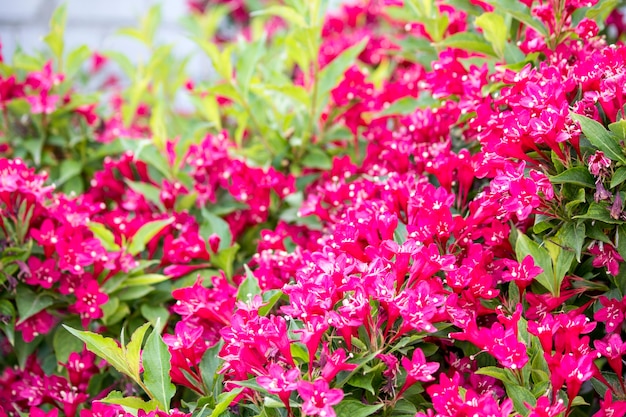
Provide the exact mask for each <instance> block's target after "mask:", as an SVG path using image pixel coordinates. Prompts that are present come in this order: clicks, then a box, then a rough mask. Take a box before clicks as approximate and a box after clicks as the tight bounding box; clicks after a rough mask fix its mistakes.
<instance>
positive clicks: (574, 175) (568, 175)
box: [550, 166, 596, 188]
mask: <svg viewBox="0 0 626 417" xmlns="http://www.w3.org/2000/svg"><path fill="white" fill-rule="evenodd" d="M550 181H551V182H552V184H574V185H578V186H581V187H588V188H595V187H596V184H595V181H594V179H593V176H592V175H591V174H590V173H589V170H588V169H587V167H585V166H576V167H573V168H570V169H568V170H567V171H563V172H561V173H560V174H559V175H555V176H553V177H550Z"/></svg>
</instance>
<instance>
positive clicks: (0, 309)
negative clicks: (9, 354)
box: [0, 300, 16, 346]
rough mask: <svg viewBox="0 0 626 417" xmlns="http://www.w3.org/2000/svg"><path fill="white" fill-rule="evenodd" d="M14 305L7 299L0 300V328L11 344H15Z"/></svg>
mask: <svg viewBox="0 0 626 417" xmlns="http://www.w3.org/2000/svg"><path fill="white" fill-rule="evenodd" d="M15 315H16V314H15V307H13V304H11V302H10V301H9V300H0V316H2V317H4V320H0V329H2V331H3V332H4V334H5V335H6V337H7V339H8V341H9V343H10V344H11V346H14V345H15V320H16V317H15Z"/></svg>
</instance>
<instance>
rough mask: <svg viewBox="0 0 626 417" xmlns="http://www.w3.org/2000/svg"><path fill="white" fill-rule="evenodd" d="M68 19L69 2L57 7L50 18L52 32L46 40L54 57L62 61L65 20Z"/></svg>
mask: <svg viewBox="0 0 626 417" xmlns="http://www.w3.org/2000/svg"><path fill="white" fill-rule="evenodd" d="M66 21H67V4H65V3H63V4H61V5H60V6H59V7H57V8H56V10H55V11H54V13H53V14H52V18H51V19H50V32H49V33H48V34H47V35H46V36H45V37H44V41H45V42H46V43H47V44H48V46H49V47H50V50H51V51H52V54H53V55H54V57H55V58H56V59H57V60H58V61H59V62H61V60H62V58H63V47H64V43H63V41H64V35H65V22H66Z"/></svg>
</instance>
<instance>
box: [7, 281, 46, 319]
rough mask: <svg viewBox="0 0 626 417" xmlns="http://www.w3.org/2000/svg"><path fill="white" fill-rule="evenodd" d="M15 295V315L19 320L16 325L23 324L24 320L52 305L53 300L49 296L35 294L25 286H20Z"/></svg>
mask: <svg viewBox="0 0 626 417" xmlns="http://www.w3.org/2000/svg"><path fill="white" fill-rule="evenodd" d="M16 293H17V296H16V297H15V304H16V305H17V313H18V316H19V318H20V319H19V321H18V322H17V324H21V323H23V322H24V321H25V320H26V319H28V318H30V317H32V316H34V315H35V314H37V313H39V312H40V311H42V310H44V309H46V308H47V307H49V306H51V305H52V304H54V298H52V297H51V296H50V295H48V294H45V293H39V294H36V293H35V292H34V291H32V290H31V289H30V288H28V287H27V286H22V285H20V286H19V287H18V288H17V292H16Z"/></svg>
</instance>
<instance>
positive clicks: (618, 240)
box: [615, 224, 626, 259]
mask: <svg viewBox="0 0 626 417" xmlns="http://www.w3.org/2000/svg"><path fill="white" fill-rule="evenodd" d="M615 249H617V253H619V255H620V256H621V257H622V259H626V224H620V225H619V226H617V229H616V230H615Z"/></svg>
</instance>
